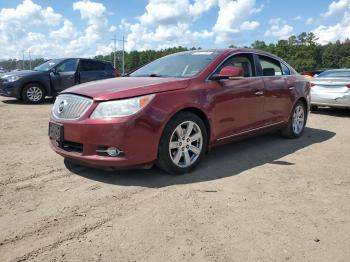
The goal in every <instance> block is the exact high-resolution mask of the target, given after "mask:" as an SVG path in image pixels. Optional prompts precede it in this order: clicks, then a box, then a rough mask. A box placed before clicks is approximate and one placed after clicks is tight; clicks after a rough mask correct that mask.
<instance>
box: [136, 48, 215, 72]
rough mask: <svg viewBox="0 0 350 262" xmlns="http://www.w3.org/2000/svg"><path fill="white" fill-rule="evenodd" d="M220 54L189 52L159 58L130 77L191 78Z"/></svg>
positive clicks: (213, 52)
mask: <svg viewBox="0 0 350 262" xmlns="http://www.w3.org/2000/svg"><path fill="white" fill-rule="evenodd" d="M220 53H221V52H218V51H200V50H198V51H191V52H183V53H177V54H173V55H168V56H164V57H162V58H159V59H157V60H155V61H153V62H151V63H149V64H147V65H145V66H143V67H141V68H140V69H138V70H136V71H135V72H133V73H132V74H130V76H150V75H151V76H159V77H192V76H195V75H197V74H198V73H199V72H201V71H202V70H203V69H204V68H205V67H206V66H208V65H209V64H210V63H211V62H212V61H213V60H214V59H215V58H216V57H217V56H218V55H219V54H220Z"/></svg>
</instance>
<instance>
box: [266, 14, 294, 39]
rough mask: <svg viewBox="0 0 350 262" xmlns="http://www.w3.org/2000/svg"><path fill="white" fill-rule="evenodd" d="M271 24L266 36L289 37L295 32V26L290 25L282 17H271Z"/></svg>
mask: <svg viewBox="0 0 350 262" xmlns="http://www.w3.org/2000/svg"><path fill="white" fill-rule="evenodd" d="M269 24H270V25H271V27H270V29H268V30H267V31H266V32H265V34H264V36H272V37H276V38H278V39H287V38H288V37H290V36H291V35H292V34H293V30H294V28H293V27H292V26H290V25H287V24H286V22H285V21H283V20H282V19H281V18H274V19H271V20H270V22H269Z"/></svg>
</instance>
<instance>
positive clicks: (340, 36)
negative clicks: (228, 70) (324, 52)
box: [313, 0, 350, 44]
mask: <svg viewBox="0 0 350 262" xmlns="http://www.w3.org/2000/svg"><path fill="white" fill-rule="evenodd" d="M335 15H337V17H339V18H340V21H339V22H338V23H337V24H335V25H328V26H327V25H320V26H318V27H317V28H316V29H314V30H313V32H314V34H315V35H316V36H317V37H318V43H320V44H327V43H329V42H335V41H337V40H341V41H344V40H346V39H347V38H350V0H339V1H338V2H332V3H331V4H330V5H329V7H328V10H327V12H326V13H324V14H323V16H324V17H330V16H335Z"/></svg>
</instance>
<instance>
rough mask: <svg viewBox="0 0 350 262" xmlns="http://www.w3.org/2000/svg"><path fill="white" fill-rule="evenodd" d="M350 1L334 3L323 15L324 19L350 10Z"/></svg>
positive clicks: (340, 0) (343, 0)
mask: <svg viewBox="0 0 350 262" xmlns="http://www.w3.org/2000/svg"><path fill="white" fill-rule="evenodd" d="M349 5H350V0H339V1H334V2H332V3H331V4H330V5H329V6H328V10H327V12H326V13H324V14H322V16H324V17H329V16H333V15H336V14H339V13H343V11H344V10H346V9H349Z"/></svg>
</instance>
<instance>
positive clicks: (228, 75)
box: [212, 66, 244, 80]
mask: <svg viewBox="0 0 350 262" xmlns="http://www.w3.org/2000/svg"><path fill="white" fill-rule="evenodd" d="M243 77H244V71H243V69H242V68H240V67H233V66H225V67H224V68H222V69H221V70H220V72H219V74H215V75H213V76H212V79H214V80H222V79H232V80H234V79H242V78H243Z"/></svg>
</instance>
